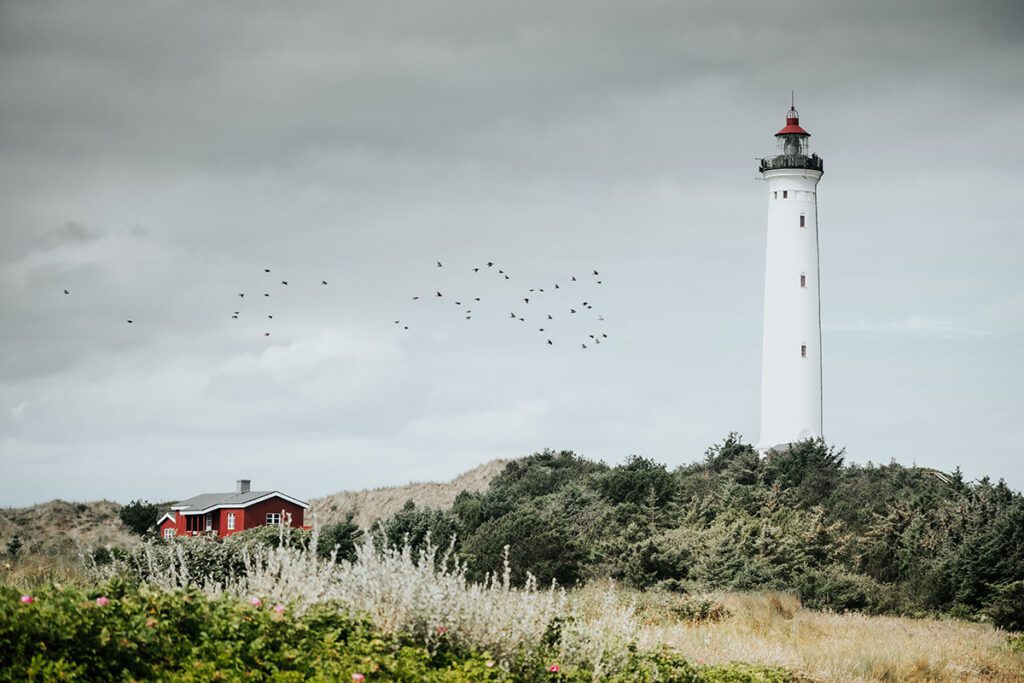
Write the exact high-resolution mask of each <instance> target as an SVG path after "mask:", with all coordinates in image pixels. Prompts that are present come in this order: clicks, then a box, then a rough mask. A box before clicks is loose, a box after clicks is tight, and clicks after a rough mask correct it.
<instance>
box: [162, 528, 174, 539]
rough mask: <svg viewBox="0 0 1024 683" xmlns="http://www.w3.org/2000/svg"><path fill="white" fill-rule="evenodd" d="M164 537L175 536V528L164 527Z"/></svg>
mask: <svg viewBox="0 0 1024 683" xmlns="http://www.w3.org/2000/svg"><path fill="white" fill-rule="evenodd" d="M164 538H174V528H173V527H168V528H167V529H164Z"/></svg>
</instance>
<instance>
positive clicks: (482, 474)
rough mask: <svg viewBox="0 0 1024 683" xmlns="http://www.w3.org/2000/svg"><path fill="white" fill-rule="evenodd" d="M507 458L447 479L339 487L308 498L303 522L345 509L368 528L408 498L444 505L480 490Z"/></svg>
mask: <svg viewBox="0 0 1024 683" xmlns="http://www.w3.org/2000/svg"><path fill="white" fill-rule="evenodd" d="M508 462H509V461H508V460H492V461H490V462H487V463H484V464H483V465H480V466H479V467H474V468H473V469H471V470H469V471H468V472H464V473H463V474H460V475H459V476H458V477H456V478H455V479H452V480H451V481H448V482H414V483H411V484H405V485H402V486H384V487H381V488H376V489H363V490H361V491H341V492H339V493H335V494H332V495H330V496H324V497H322V498H314V499H313V500H311V501H310V509H309V512H307V518H306V520H307V523H311V522H312V519H313V515H316V521H317V524H320V525H327V524H333V523H335V522H340V521H343V520H344V519H345V516H346V515H347V514H348V513H349V512H354V513H355V517H354V518H353V520H354V521H355V523H356V524H358V525H359V526H360V527H361V528H363V529H368V528H370V526H371V525H372V524H373V522H374V521H375V520H377V519H383V518H387V517H390V516H391V515H393V514H395V513H396V512H398V511H399V510H401V509H402V506H403V505H405V503H406V501H409V500H411V501H412V502H413V503H415V504H416V507H426V508H441V509H447V508H450V507H451V506H452V504H453V503H454V502H455V497H456V496H458V495H459V493H460V492H462V491H469V492H471V493H478V492H481V491H484V490H485V489H486V488H487V486H488V484H490V482H491V480H492V479H494V477H496V476H497V475H498V474H499V473H500V472H501V471H502V470H503V469H505V465H506V464H508Z"/></svg>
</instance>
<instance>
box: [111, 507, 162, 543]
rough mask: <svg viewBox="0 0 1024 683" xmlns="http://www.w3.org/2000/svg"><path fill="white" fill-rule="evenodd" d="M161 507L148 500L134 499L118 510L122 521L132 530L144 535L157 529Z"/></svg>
mask: <svg viewBox="0 0 1024 683" xmlns="http://www.w3.org/2000/svg"><path fill="white" fill-rule="evenodd" d="M159 514H160V508H159V507H158V506H157V505H156V504H155V503H150V502H149V501H146V500H133V501H132V502H130V503H128V504H127V505H125V506H124V507H122V508H121V509H120V511H119V512H118V516H119V517H120V518H121V522H122V523H123V524H124V525H125V527H127V528H128V529H130V530H131V531H132V532H134V533H136V534H138V535H139V536H143V535H145V534H147V533H149V532H150V531H153V530H155V529H156V519H157V517H158V516H159Z"/></svg>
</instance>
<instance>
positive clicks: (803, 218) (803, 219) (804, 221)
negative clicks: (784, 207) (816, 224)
mask: <svg viewBox="0 0 1024 683" xmlns="http://www.w3.org/2000/svg"><path fill="white" fill-rule="evenodd" d="M800 227H801V228H806V227H807V217H806V216H804V215H803V214H800Z"/></svg>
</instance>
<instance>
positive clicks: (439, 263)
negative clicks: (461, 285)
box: [437, 261, 597, 275]
mask: <svg viewBox="0 0 1024 683" xmlns="http://www.w3.org/2000/svg"><path fill="white" fill-rule="evenodd" d="M443 266H444V264H443V263H441V262H440V261H438V262H437V267H438V268H442V267H443ZM594 275H597V273H594Z"/></svg>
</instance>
